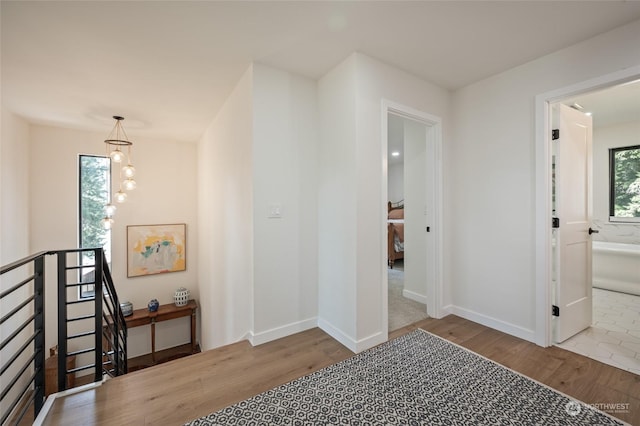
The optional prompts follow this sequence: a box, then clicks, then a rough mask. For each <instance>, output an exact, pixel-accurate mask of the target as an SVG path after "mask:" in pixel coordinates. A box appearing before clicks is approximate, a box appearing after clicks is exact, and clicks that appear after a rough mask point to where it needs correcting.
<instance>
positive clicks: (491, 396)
mask: <svg viewBox="0 0 640 426" xmlns="http://www.w3.org/2000/svg"><path fill="white" fill-rule="evenodd" d="M187 424H188V425H318V424H322V425H337V424H344V425H372V424H373V425H379V424H384V425H396V424H413V425H424V424H428V425H469V424H482V425H544V424H553V425H621V424H624V423H623V422H621V421H619V420H617V419H614V418H613V417H610V416H608V415H607V414H604V413H602V412H600V411H597V410H594V409H593V408H591V407H590V406H589V405H586V404H583V403H581V402H579V401H576V400H573V399H571V398H569V397H567V396H565V395H563V394H561V393H558V392H556V391H554V390H553V389H551V388H548V387H546V386H544V385H541V384H539V383H538V382H535V381H533V380H531V379H529V378H527V377H525V376H522V375H520V374H518V373H515V372H513V371H512V370H509V369H507V368H504V367H502V366H500V365H498V364H496V363H495V362H493V361H490V360H488V359H486V358H484V357H482V356H480V355H477V354H475V353H473V352H471V351H469V350H467V349H464V348H462V347H460V346H457V345H454V344H452V343H450V342H449V341H447V340H444V339H442V338H440V337H437V336H434V335H433V334H430V333H428V332H426V331H423V330H415V331H414V332H412V333H410V334H407V335H404V336H402V337H399V338H397V339H394V340H391V341H389V342H387V343H384V344H382V345H380V346H377V347H375V348H372V349H369V350H367V351H364V352H361V353H360V354H358V355H355V356H353V357H352V358H349V359H347V360H345V361H342V362H339V363H337V364H334V365H332V366H329V367H326V368H324V369H322V370H319V371H317V372H315V373H312V374H309V375H307V376H304V377H301V378H299V379H297V380H294V381H292V382H290V383H287V384H284V385H282V386H279V387H276V388H274V389H271V390H269V391H266V392H264V393H261V394H259V395H257V396H254V397H253V398H250V399H247V400H245V401H242V402H239V403H237V404H235V405H232V406H229V407H227V408H225V409H222V410H220V411H217V412H215V413H213V414H210V415H208V416H206V417H202V418H200V419H197V420H194V421H192V422H191V423H187Z"/></svg>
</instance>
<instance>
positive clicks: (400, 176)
mask: <svg viewBox="0 0 640 426" xmlns="http://www.w3.org/2000/svg"><path fill="white" fill-rule="evenodd" d="M387 176H388V179H387V190H388V193H387V199H388V201H391V202H394V203H397V202H398V201H401V200H404V163H398V164H389V167H388V168H387Z"/></svg>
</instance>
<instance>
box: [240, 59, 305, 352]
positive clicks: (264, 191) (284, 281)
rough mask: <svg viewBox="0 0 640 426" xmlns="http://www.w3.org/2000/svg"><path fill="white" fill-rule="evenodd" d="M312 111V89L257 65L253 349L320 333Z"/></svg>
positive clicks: (255, 88)
mask: <svg viewBox="0 0 640 426" xmlns="http://www.w3.org/2000/svg"><path fill="white" fill-rule="evenodd" d="M316 105H317V101H316V82H315V81H313V80H310V79H307V78H303V77H299V76H296V75H293V74H290V73H287V72H284V71H280V70H276V69H274V68H270V67H267V66H265V65H261V64H254V66H253V148H252V151H253V230H254V234H253V237H254V243H253V249H254V250H253V258H254V271H253V286H254V288H253V297H254V301H253V305H254V313H253V326H252V343H253V344H259V343H261V342H264V341H268V340H273V339H275V338H279V337H283V336H285V335H289V334H292V333H295V332H298V331H302V330H305V329H308V328H311V327H315V326H316V325H317V310H318V249H317V247H318V220H317V215H318V212H317V177H316V174H317V139H318V136H317V128H318V126H317V106H316ZM273 205H278V206H280V208H281V217H279V218H269V216H270V207H271V206H273Z"/></svg>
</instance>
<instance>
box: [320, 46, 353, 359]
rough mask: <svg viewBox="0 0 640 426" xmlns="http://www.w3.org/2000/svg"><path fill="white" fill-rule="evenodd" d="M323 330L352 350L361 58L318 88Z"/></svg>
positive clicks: (324, 79)
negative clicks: (358, 77)
mask: <svg viewBox="0 0 640 426" xmlns="http://www.w3.org/2000/svg"><path fill="white" fill-rule="evenodd" d="M318 110H319V116H320V145H319V148H318V154H319V155H318V158H319V165H318V167H319V169H318V325H319V326H320V328H322V329H323V330H325V331H326V332H327V333H329V334H330V335H332V336H333V337H334V338H336V339H337V340H338V341H339V342H341V343H342V344H344V345H345V346H347V347H348V348H350V349H352V348H354V343H355V341H356V339H357V335H356V261H357V258H356V254H357V253H356V229H357V225H358V224H357V215H356V202H357V200H356V196H357V187H356V173H357V164H358V158H357V153H356V57H355V56H354V55H351V56H350V57H349V58H347V59H346V60H345V61H343V62H342V63H341V64H339V65H338V66H337V67H335V68H334V69H332V70H331V71H330V72H329V73H327V74H326V75H325V76H324V77H322V78H321V79H320V81H319V82H318Z"/></svg>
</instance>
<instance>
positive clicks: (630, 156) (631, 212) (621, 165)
mask: <svg viewBox="0 0 640 426" xmlns="http://www.w3.org/2000/svg"><path fill="white" fill-rule="evenodd" d="M609 172H610V179H609V181H610V188H609V194H610V201H609V216H611V218H612V219H618V220H627V221H633V222H636V221H640V145H636V146H629V147H623V148H613V149H610V150H609Z"/></svg>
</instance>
